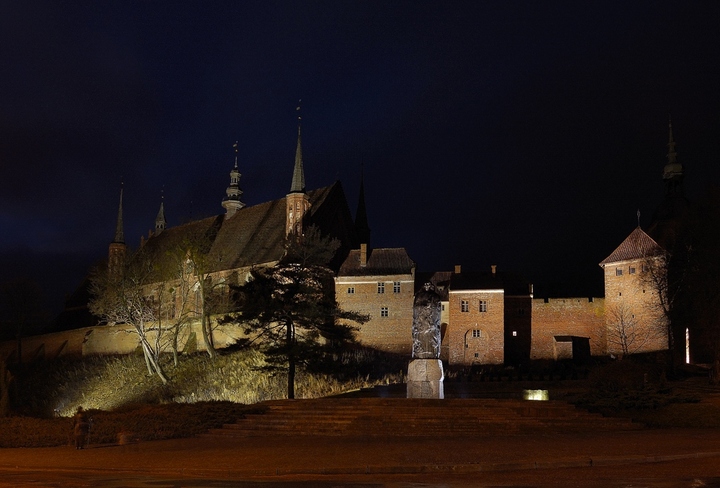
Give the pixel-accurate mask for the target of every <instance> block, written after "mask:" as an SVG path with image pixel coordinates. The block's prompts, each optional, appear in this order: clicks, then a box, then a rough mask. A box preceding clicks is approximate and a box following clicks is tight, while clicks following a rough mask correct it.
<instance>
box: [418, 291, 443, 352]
mask: <svg viewBox="0 0 720 488" xmlns="http://www.w3.org/2000/svg"><path fill="white" fill-rule="evenodd" d="M440 310H441V305H440V295H438V294H437V292H436V291H435V287H434V286H433V284H432V283H425V284H424V285H423V289H422V290H420V291H419V292H417V293H416V294H415V300H414V302H413V324H412V337H413V349H412V357H413V358H417V359H438V358H439V357H440V341H441V338H440Z"/></svg>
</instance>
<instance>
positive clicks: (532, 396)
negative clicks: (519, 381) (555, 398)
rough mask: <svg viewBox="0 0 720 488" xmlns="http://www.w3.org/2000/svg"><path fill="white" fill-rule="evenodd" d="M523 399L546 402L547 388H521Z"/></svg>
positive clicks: (548, 395) (548, 397)
mask: <svg viewBox="0 0 720 488" xmlns="http://www.w3.org/2000/svg"><path fill="white" fill-rule="evenodd" d="M523 400H534V401H540V402H546V401H548V400H550V394H549V393H548V391H547V390H523Z"/></svg>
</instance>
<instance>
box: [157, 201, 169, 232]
mask: <svg viewBox="0 0 720 488" xmlns="http://www.w3.org/2000/svg"><path fill="white" fill-rule="evenodd" d="M166 226H167V221H166V220H165V192H164V191H163V193H162V195H161V196H160V210H159V211H158V214H157V217H155V235H156V236H157V235H160V233H161V232H162V231H164V230H165V227H166Z"/></svg>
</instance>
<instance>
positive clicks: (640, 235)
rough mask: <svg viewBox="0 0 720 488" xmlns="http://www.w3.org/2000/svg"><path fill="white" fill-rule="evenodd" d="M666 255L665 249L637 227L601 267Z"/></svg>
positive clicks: (604, 260)
mask: <svg viewBox="0 0 720 488" xmlns="http://www.w3.org/2000/svg"><path fill="white" fill-rule="evenodd" d="M664 253H665V251H664V249H663V248H662V247H660V245H659V244H658V243H657V242H655V240H653V238H652V237H650V236H649V235H647V234H646V233H645V231H643V230H642V229H641V228H640V227H636V228H635V230H634V231H632V232H631V233H630V235H629V236H627V238H625V240H624V241H623V242H622V244H620V245H619V246H618V247H617V249H615V250H614V251H613V252H612V254H610V256H608V257H606V258H605V259H603V260H602V261H601V262H600V266H605V265H606V264H610V263H617V262H620V261H629V260H632V259H643V258H648V257H652V256H660V255H662V254H664Z"/></svg>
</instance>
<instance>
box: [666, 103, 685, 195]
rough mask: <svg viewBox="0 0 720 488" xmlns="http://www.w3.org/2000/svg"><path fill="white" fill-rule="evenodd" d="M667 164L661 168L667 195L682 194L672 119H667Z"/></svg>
mask: <svg viewBox="0 0 720 488" xmlns="http://www.w3.org/2000/svg"><path fill="white" fill-rule="evenodd" d="M668 131H669V139H668V154H667V158H668V162H667V164H666V165H665V168H663V180H665V190H666V193H667V194H675V193H682V179H683V165H682V164H680V163H678V160H677V152H676V151H675V139H674V138H673V131H672V118H670V117H668Z"/></svg>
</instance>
